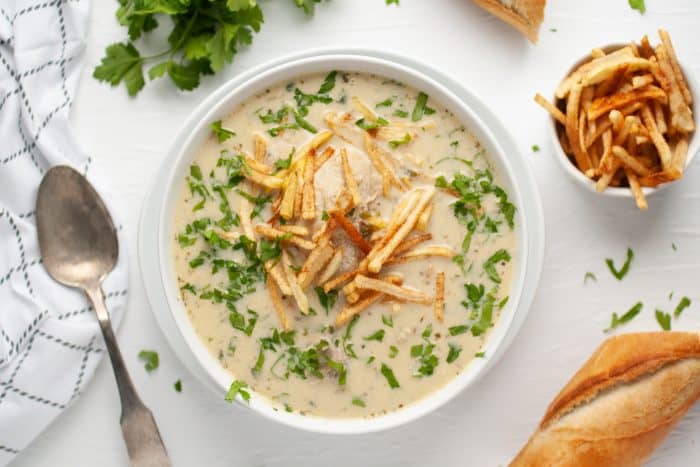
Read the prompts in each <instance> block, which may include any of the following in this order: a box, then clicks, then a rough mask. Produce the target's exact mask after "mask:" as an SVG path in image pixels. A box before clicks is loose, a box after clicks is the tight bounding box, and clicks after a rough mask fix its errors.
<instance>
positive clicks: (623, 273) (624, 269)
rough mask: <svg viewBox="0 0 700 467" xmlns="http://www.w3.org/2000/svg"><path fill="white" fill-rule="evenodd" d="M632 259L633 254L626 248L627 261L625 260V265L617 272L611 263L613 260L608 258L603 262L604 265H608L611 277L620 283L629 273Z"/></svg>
mask: <svg viewBox="0 0 700 467" xmlns="http://www.w3.org/2000/svg"><path fill="white" fill-rule="evenodd" d="M633 258H634V252H633V251H632V249H631V248H627V259H626V260H625V264H623V265H622V267H621V268H620V269H619V270H618V269H616V268H615V264H614V263H613V260H612V259H610V258H607V259H606V260H605V264H607V265H608V269H610V273H611V274H612V275H613V276H615V279H617V280H619V281H621V280H622V279H623V278H624V277H625V276H626V275H627V273H628V272H629V270H630V264H631V263H632V259H633Z"/></svg>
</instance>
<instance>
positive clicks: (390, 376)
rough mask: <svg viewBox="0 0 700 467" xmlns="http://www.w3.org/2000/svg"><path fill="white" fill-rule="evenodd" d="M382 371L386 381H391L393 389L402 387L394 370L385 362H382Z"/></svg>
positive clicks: (390, 385)
mask: <svg viewBox="0 0 700 467" xmlns="http://www.w3.org/2000/svg"><path fill="white" fill-rule="evenodd" d="M381 372H382V375H383V376H384V378H386V382H387V383H389V387H390V388H391V389H396V388H398V387H400V385H399V382H398V381H397V379H396V376H394V371H393V370H392V369H391V368H390V367H388V366H387V365H386V364H385V363H382V367H381Z"/></svg>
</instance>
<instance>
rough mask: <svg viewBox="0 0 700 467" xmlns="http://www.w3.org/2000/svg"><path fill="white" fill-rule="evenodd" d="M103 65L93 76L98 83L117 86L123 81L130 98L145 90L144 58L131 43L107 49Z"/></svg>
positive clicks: (117, 44)
mask: <svg viewBox="0 0 700 467" xmlns="http://www.w3.org/2000/svg"><path fill="white" fill-rule="evenodd" d="M105 53H106V55H105V56H104V57H102V63H101V64H100V65H99V66H98V67H97V68H95V71H94V72H93V73H92V76H93V77H94V78H95V79H97V80H98V81H105V82H107V83H109V84H110V85H112V86H117V85H118V84H119V83H121V82H122V81H123V82H124V84H125V85H126V89H127V91H128V93H129V95H130V96H135V95H136V94H138V93H139V91H141V89H143V86H144V85H145V81H144V79H143V58H142V57H141V54H139V51H138V50H136V47H134V46H133V44H132V43H131V42H126V43H119V42H117V43H115V44H112V45H110V46H109V47H107V50H106V52H105Z"/></svg>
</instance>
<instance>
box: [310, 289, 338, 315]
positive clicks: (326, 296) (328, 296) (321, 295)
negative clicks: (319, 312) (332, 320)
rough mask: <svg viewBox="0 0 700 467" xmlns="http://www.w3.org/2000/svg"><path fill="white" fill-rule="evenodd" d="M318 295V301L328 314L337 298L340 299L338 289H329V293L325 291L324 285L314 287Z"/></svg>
mask: <svg viewBox="0 0 700 467" xmlns="http://www.w3.org/2000/svg"><path fill="white" fill-rule="evenodd" d="M314 290H315V291H316V295H317V296H318V301H319V303H321V306H322V307H323V309H324V310H326V315H327V314H328V313H329V312H330V311H331V310H332V309H333V306H334V305H335V302H336V300H338V291H337V290H329V291H328V293H326V292H324V290H323V287H320V286H319V287H316V288H314Z"/></svg>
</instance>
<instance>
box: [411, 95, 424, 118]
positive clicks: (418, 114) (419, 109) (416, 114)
mask: <svg viewBox="0 0 700 467" xmlns="http://www.w3.org/2000/svg"><path fill="white" fill-rule="evenodd" d="M427 104H428V95H427V94H426V93H424V92H422V91H421V92H419V93H418V97H417V98H416V105H415V107H413V112H412V113H411V120H413V121H414V122H417V121H419V120H420V119H421V118H423V114H425V113H426V112H425V109H426V106H427Z"/></svg>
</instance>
